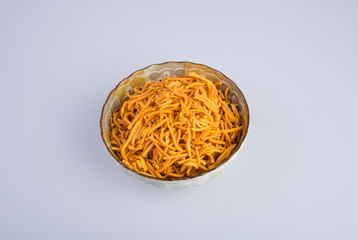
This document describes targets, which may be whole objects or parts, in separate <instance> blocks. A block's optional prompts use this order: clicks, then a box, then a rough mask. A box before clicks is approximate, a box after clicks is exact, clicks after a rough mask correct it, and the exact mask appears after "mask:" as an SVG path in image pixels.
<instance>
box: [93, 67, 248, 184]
mask: <svg viewBox="0 0 358 240" xmlns="http://www.w3.org/2000/svg"><path fill="white" fill-rule="evenodd" d="M168 63H179V64H180V63H184V64H185V63H190V64H196V65H202V66H204V67H207V68H209V69H212V70H214V71H216V72H218V73H220V74H222V75H223V76H224V77H225V78H226V79H228V80H229V81H230V82H231V83H233V84H234V86H236V87H237V89H238V90H239V92H240V93H241V95H242V96H243V100H244V102H245V104H246V107H247V128H246V131H245V132H244V133H243V134H244V137H243V140H242V142H241V143H240V145H239V147H238V148H237V149H236V151H235V152H233V153H231V155H230V157H229V158H228V159H226V160H225V161H224V162H222V163H220V164H219V165H218V166H216V167H215V168H213V169H210V170H208V171H206V172H203V173H199V174H198V175H195V176H192V177H184V178H158V177H152V176H147V175H144V174H142V173H140V172H137V171H135V170H133V169H130V168H129V167H127V166H126V165H125V164H123V163H122V162H121V161H120V160H119V159H118V157H117V156H116V155H114V154H113V153H112V152H111V151H110V149H109V148H108V146H107V144H106V141H105V140H104V136H103V135H104V133H103V130H102V129H103V126H102V118H103V112H104V107H105V106H106V104H107V102H108V100H109V97H110V96H111V95H112V93H113V92H114V91H115V90H116V89H117V87H118V86H119V85H120V84H121V83H122V82H124V81H125V80H127V79H128V78H130V77H131V76H132V75H133V74H135V73H137V72H139V71H143V70H145V69H147V68H149V67H152V66H154V65H164V64H168ZM99 126H100V131H101V138H102V141H103V143H104V146H105V147H106V149H107V151H108V152H109V153H110V154H111V156H112V157H113V158H114V159H115V160H116V162H117V163H119V164H120V165H121V166H122V167H124V168H125V169H126V170H128V171H130V172H132V173H134V174H136V175H138V176H140V177H143V178H146V179H151V180H155V181H165V182H178V181H183V180H192V179H195V178H198V177H201V176H204V175H206V174H208V173H210V172H213V171H215V170H217V169H218V168H220V167H221V166H223V165H224V164H225V163H227V162H228V161H229V160H230V159H231V158H232V157H233V156H234V155H235V154H236V153H237V152H238V151H239V150H240V149H241V147H242V145H243V143H244V142H245V139H246V137H247V133H248V131H249V126H250V111H249V105H248V104H247V101H246V98H245V95H244V94H243V92H242V91H241V89H240V88H239V87H238V86H237V84H236V83H235V82H234V81H233V80H231V78H229V77H227V76H226V75H225V74H223V73H222V72H221V71H219V70H216V69H215V68H212V67H209V66H207V65H205V64H202V63H194V62H190V61H166V62H162V63H154V64H151V65H148V66H146V67H144V68H141V69H138V70H135V71H134V72H133V73H131V74H130V75H129V76H128V77H125V78H123V79H122V80H121V81H119V83H118V84H117V85H116V86H115V87H114V88H113V89H112V91H110V93H109V94H108V96H107V98H106V101H105V102H104V104H103V106H102V111H101V116H100V120H99Z"/></svg>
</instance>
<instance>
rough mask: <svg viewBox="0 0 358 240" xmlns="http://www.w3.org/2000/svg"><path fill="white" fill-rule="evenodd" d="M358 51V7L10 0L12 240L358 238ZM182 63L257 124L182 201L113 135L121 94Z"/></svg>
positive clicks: (1, 218) (2, 215)
mask: <svg viewBox="0 0 358 240" xmlns="http://www.w3.org/2000/svg"><path fill="white" fill-rule="evenodd" d="M129 2H130V3H129ZM357 43H358V2H357V1H245V2H241V1H240V2H239V1H215V2H213V1H175V2H169V1H160V2H159V1H1V2H0V79H1V85H0V105H1V108H0V109H1V120H0V121H1V122H0V123H1V124H0V128H1V129H0V130H1V131H0V132H1V135H0V138H1V142H0V143H1V145H0V154H1V156H0V158H1V162H0V190H1V196H0V239H4V240H5V239H6V240H7V239H123V240H124V239H173V240H176V239H282V240H283V239H285V240H286V239H325V240H326V239H344V240H350V239H352V240H353V239H358V206H357V202H358V193H357V190H358V177H357V174H358V163H357V161H358V154H357V149H356V147H357V135H358V131H357V129H358V127H357V122H358V114H357V105H358V97H357V90H358V83H357V82H358V44H357ZM169 60H188V61H193V62H197V63H202V64H206V65H208V66H210V67H213V68H216V69H218V70H220V71H222V72H223V73H224V74H226V75H227V76H228V77H230V78H231V79H233V80H234V81H235V82H236V83H237V85H238V86H239V87H240V88H241V90H242V91H243V93H244V94H245V96H246V99H247V101H248V104H249V108H250V113H251V123H250V130H249V134H248V137H247V141H246V143H245V145H244V146H243V148H242V150H241V151H240V153H239V155H238V157H237V159H236V160H235V162H234V164H233V165H232V166H231V167H230V168H229V169H227V170H226V171H225V172H224V173H223V174H222V175H220V176H218V177H217V178H215V179H214V180H211V181H209V182H207V183H205V184H204V185H202V186H199V187H192V188H188V189H181V190H168V189H160V188H156V187H154V186H151V185H146V184H144V183H142V182H140V181H138V180H136V179H134V178H132V177H130V176H127V175H126V174H125V173H124V171H123V170H122V169H121V166H120V165H119V164H118V163H116V162H115V161H114V160H113V159H112V158H111V156H110V155H109V154H108V153H107V151H106V150H105V147H104V144H103V143H102V140H101V138H100V131H99V118H100V112H101V108H102V105H103V103H104V101H105V99H106V97H107V95H108V94H109V92H110V91H111V90H112V89H113V88H114V87H115V86H116V85H117V83H118V82H119V81H120V80H122V79H123V78H125V77H127V76H128V75H129V74H131V73H132V72H134V71H135V70H137V69H140V68H143V67H146V66H147V65H150V64H153V63H160V62H164V61H169Z"/></svg>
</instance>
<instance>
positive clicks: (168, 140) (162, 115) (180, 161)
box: [110, 72, 242, 178]
mask: <svg viewBox="0 0 358 240" xmlns="http://www.w3.org/2000/svg"><path fill="white" fill-rule="evenodd" d="M221 84H222V83H221V82H216V83H215V84H213V83H212V82H211V81H209V80H208V79H206V78H204V77H202V76H200V75H198V74H196V73H194V72H190V73H189V74H188V75H187V76H181V77H166V78H165V79H162V80H161V81H154V82H148V83H146V84H145V86H144V87H142V88H139V87H137V88H135V89H134V93H133V94H131V95H130V94H127V96H128V99H127V100H126V101H124V103H123V104H122V106H120V107H119V108H117V109H115V110H114V112H113V115H112V117H111V118H110V124H111V128H112V130H111V132H110V139H111V144H112V150H113V151H114V152H115V154H116V155H117V156H118V158H119V159H120V161H121V162H122V163H123V164H125V165H126V166H127V167H128V168H130V169H132V170H135V171H137V172H139V173H141V174H144V175H147V176H151V177H156V178H185V177H193V176H196V175H198V174H201V173H203V172H206V171H209V170H211V169H214V168H216V167H217V166H219V165H220V164H221V163H223V162H224V161H225V160H227V158H228V157H229V156H230V154H231V153H232V151H233V150H234V149H235V147H236V146H237V142H238V139H239V137H240V134H241V130H242V125H241V116H240V115H241V113H240V112H239V111H238V109H237V104H232V103H230V101H229V99H228V91H229V89H228V88H227V89H226V90H225V92H224V93H223V92H222V91H221V90H220V89H218V88H217V87H220V86H221Z"/></svg>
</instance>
